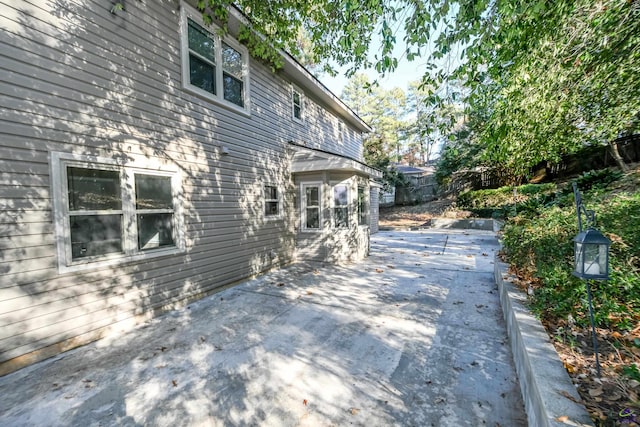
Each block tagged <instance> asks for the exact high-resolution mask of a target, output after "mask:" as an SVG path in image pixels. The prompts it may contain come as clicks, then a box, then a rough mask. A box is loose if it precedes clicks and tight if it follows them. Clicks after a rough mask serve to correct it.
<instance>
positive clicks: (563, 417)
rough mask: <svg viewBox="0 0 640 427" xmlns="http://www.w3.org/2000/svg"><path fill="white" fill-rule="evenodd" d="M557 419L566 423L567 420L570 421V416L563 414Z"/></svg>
mask: <svg viewBox="0 0 640 427" xmlns="http://www.w3.org/2000/svg"><path fill="white" fill-rule="evenodd" d="M556 421H559V422H561V423H565V422H567V421H569V417H567V416H566V415H561V416H559V417H557V418H556Z"/></svg>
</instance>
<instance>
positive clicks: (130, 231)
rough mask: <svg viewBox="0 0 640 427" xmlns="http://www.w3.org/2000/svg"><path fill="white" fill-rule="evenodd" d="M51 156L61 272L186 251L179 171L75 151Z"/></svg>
mask: <svg viewBox="0 0 640 427" xmlns="http://www.w3.org/2000/svg"><path fill="white" fill-rule="evenodd" d="M51 158H52V170H53V172H54V174H53V175H52V176H53V179H52V185H53V198H54V206H55V209H56V212H57V213H56V218H57V220H56V223H55V226H56V234H57V242H58V265H59V269H60V270H61V271H68V270H73V269H76V270H77V269H82V268H88V267H91V266H94V265H95V266H98V265H107V264H113V263H114V261H115V262H119V261H120V260H125V261H126V260H133V259H138V258H141V257H146V256H156V255H161V254H165V253H166V250H167V249H168V250H171V251H181V250H182V248H183V247H184V245H183V243H182V239H181V238H180V237H179V236H181V235H182V231H181V230H180V229H179V228H178V224H180V223H181V221H178V215H177V213H176V203H177V199H176V197H175V186H176V185H177V183H178V182H179V181H178V179H177V173H174V172H164V171H155V170H154V171H146V170H143V169H139V168H136V169H133V168H128V167H124V166H121V165H117V164H115V163H114V162H113V161H112V160H111V159H101V160H100V161H95V160H94V159H92V160H91V161H86V160H85V159H86V158H84V157H83V156H76V155H72V154H61V153H52V156H51ZM163 249H164V251H162V250H163ZM158 251H161V252H158Z"/></svg>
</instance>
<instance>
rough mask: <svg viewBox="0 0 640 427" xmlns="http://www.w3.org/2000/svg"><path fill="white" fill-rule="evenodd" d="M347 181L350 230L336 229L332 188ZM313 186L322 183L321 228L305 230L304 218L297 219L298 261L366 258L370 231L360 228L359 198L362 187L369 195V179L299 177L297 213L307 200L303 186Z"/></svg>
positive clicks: (342, 174) (340, 174)
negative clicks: (302, 222)
mask: <svg viewBox="0 0 640 427" xmlns="http://www.w3.org/2000/svg"><path fill="white" fill-rule="evenodd" d="M345 180H346V181H347V182H348V183H349V191H350V204H349V228H335V227H333V225H332V207H331V197H332V185H333V184H335V183H338V182H344V181H345ZM309 182H314V183H315V182H321V183H322V194H321V199H322V205H321V214H320V223H321V228H320V229H319V230H313V231H307V230H304V229H303V228H302V226H301V224H300V216H298V217H297V221H296V225H295V227H296V229H297V231H298V234H297V237H296V258H298V259H308V260H313V261H327V262H338V263H340V262H353V261H357V260H361V259H363V258H364V257H366V256H367V255H368V254H369V235H370V227H369V226H359V225H358V218H357V202H356V200H357V199H356V195H357V191H358V185H365V188H366V191H367V192H369V186H368V179H366V178H364V177H361V176H358V175H356V174H353V173H345V172H339V171H325V172H320V173H309V174H296V175H295V184H296V187H297V188H298V194H297V197H296V200H297V201H298V202H297V203H296V207H297V209H296V211H297V212H300V204H301V200H302V198H303V197H304V195H303V193H302V191H301V190H300V185H301V184H302V183H309Z"/></svg>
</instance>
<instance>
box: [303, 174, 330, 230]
mask: <svg viewBox="0 0 640 427" xmlns="http://www.w3.org/2000/svg"><path fill="white" fill-rule="evenodd" d="M308 187H317V188H318V228H307V192H306V189H307V188H308ZM300 196H301V197H300V201H301V202H300V229H301V230H302V231H304V232H306V233H317V232H320V231H322V228H323V222H324V221H323V218H322V182H320V181H308V182H303V183H301V184H300Z"/></svg>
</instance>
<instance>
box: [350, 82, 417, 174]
mask: <svg viewBox="0 0 640 427" xmlns="http://www.w3.org/2000/svg"><path fill="white" fill-rule="evenodd" d="M342 98H343V99H344V100H345V101H346V102H347V104H349V106H351V108H352V109H353V110H354V111H355V112H356V114H358V115H359V116H360V117H361V118H362V119H363V120H364V121H365V122H367V123H368V124H369V125H370V126H371V127H372V129H373V132H371V133H370V134H369V135H366V136H365V139H364V158H365V161H366V162H367V163H368V164H370V165H371V166H374V167H376V168H378V169H380V170H382V171H383V173H384V176H383V180H384V182H385V185H387V186H392V185H395V184H398V183H401V182H402V176H401V175H399V174H398V172H397V171H396V170H395V168H394V167H393V166H392V163H393V162H397V161H398V159H399V158H400V157H401V153H403V152H404V149H403V140H404V137H405V128H406V123H405V122H404V121H403V117H404V115H405V106H406V96H405V93H404V91H402V89H399V88H395V89H390V90H389V89H383V88H381V87H380V86H377V85H373V84H372V82H371V81H370V80H369V78H368V77H367V76H366V75H365V74H362V73H359V74H356V75H354V76H353V77H352V78H351V79H350V80H349V82H348V83H347V85H346V86H345V88H344V89H343V91H342Z"/></svg>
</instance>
